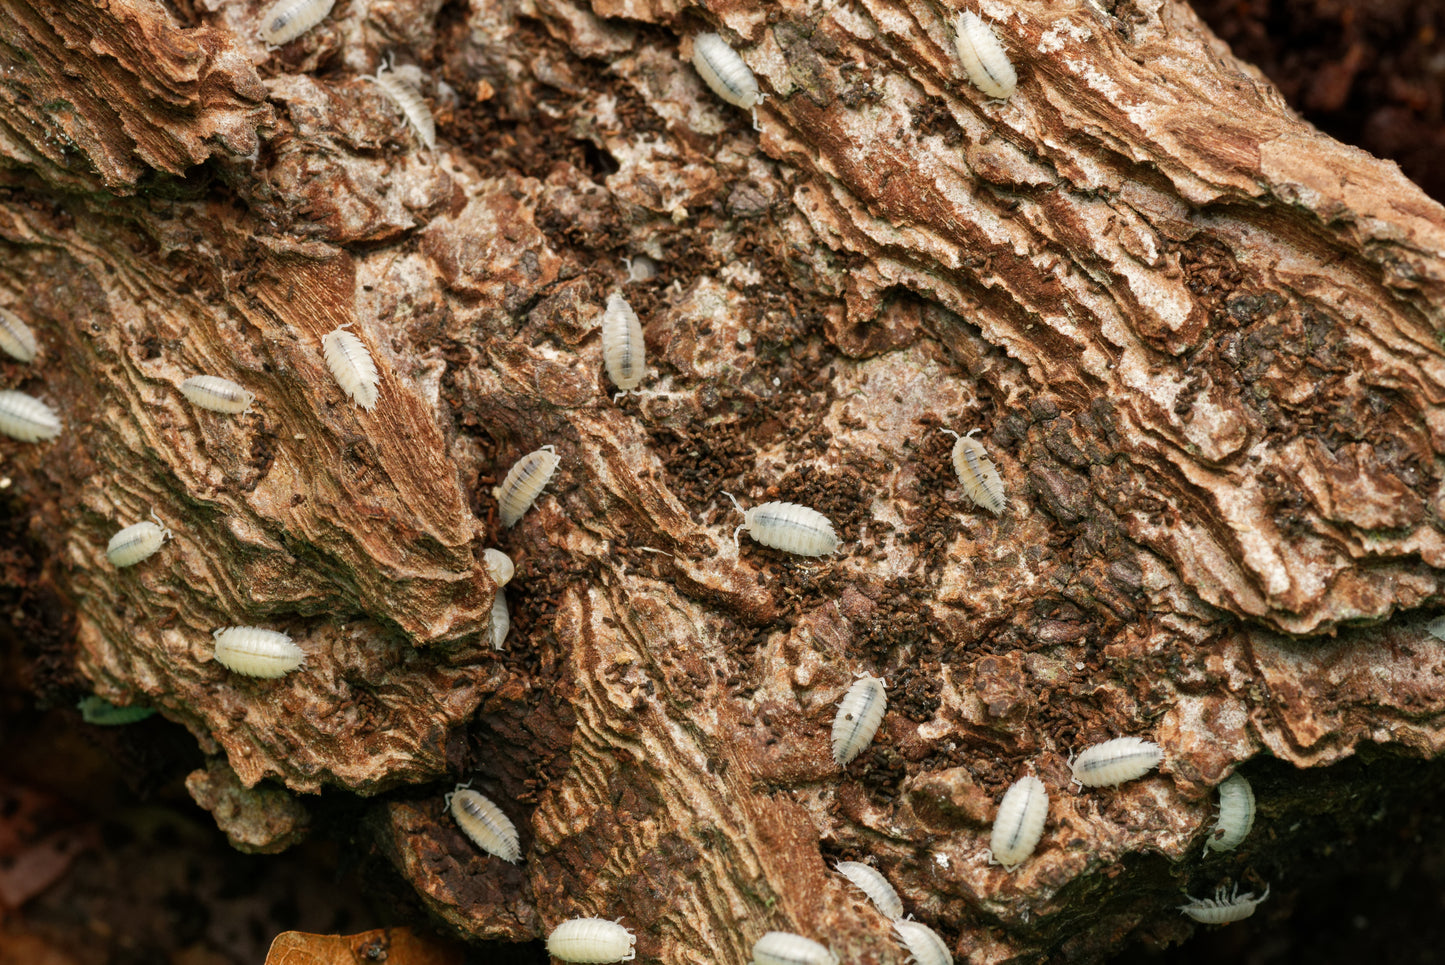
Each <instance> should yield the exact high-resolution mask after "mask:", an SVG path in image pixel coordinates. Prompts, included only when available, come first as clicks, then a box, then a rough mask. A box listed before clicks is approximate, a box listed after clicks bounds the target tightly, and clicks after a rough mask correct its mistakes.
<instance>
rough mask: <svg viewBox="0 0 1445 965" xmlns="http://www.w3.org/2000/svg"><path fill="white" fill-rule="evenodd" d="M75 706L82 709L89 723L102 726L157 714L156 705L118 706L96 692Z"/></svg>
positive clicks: (113, 725) (81, 712)
mask: <svg viewBox="0 0 1445 965" xmlns="http://www.w3.org/2000/svg"><path fill="white" fill-rule="evenodd" d="M75 706H76V707H77V708H79V709H80V716H81V717H82V718H83V719H84V720H85V722H86V723H87V724H98V725H99V726H101V727H120V726H122V725H124V724H134V723H135V722H136V721H139V720H145V719H146V718H147V717H150V716H152V715H153V714H155V708H154V707H117V706H116V705H115V704H112V703H111V702H110V701H108V700H106V699H105V698H104V697H97V696H95V695H94V694H91V695H90V696H89V697H82V698H81V699H80V703H78V704H76V705H75Z"/></svg>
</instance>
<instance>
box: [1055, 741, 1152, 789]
mask: <svg viewBox="0 0 1445 965" xmlns="http://www.w3.org/2000/svg"><path fill="white" fill-rule="evenodd" d="M1163 759H1164V752H1163V751H1161V750H1160V749H1159V745H1158V744H1155V743H1154V742H1153V741H1146V740H1144V739H1143V738H1139V737H1116V738H1114V739H1113V740H1109V741H1104V742H1103V743H1102V744H1095V745H1094V746H1093V747H1089V748H1085V750H1084V752H1083V753H1082V754H1080V755H1079V756H1078V757H1077V758H1075V759H1074V760H1072V761H1070V765H1071V766H1072V767H1073V770H1074V777H1073V780H1072V781H1071V782H1070V783H1073V784H1077V785H1079V786H1080V787H1083V786H1084V785H1086V784H1087V785H1088V786H1089V787H1099V786H1101V785H1106V784H1122V783H1124V782H1125V781H1132V780H1134V778H1136V777H1143V776H1144V775H1145V774H1148V773H1149V772H1150V771H1152V770H1153V769H1154V768H1156V767H1158V766H1159V762H1160V761H1162V760H1163Z"/></svg>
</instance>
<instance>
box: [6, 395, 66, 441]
mask: <svg viewBox="0 0 1445 965" xmlns="http://www.w3.org/2000/svg"><path fill="white" fill-rule="evenodd" d="M61 428H62V427H61V425H60V417H59V416H58V415H56V414H55V411H54V410H53V409H51V408H50V406H48V405H46V404H45V403H44V402H41V401H40V400H39V399H37V398H35V397H34V396H30V395H26V394H25V393H24V392H15V391H13V390H8V389H7V390H5V391H3V392H0V432H3V433H4V434H5V435H7V436H9V437H10V438H12V439H19V440H20V441H21V442H40V441H41V440H44V439H54V438H55V437H56V436H58V435H60V430H61Z"/></svg>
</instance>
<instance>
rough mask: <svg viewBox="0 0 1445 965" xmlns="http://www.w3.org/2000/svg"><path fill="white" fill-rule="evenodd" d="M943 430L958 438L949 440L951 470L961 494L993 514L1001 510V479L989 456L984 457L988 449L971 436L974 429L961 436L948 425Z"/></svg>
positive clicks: (1002, 506) (1002, 498) (997, 513)
mask: <svg viewBox="0 0 1445 965" xmlns="http://www.w3.org/2000/svg"><path fill="white" fill-rule="evenodd" d="M943 431H944V432H946V433H948V434H949V435H951V436H953V438H955V439H957V440H958V441H957V442H955V443H954V444H953V471H954V472H956V473H958V481H959V483H961V484H962V485H963V493H964V495H965V496H967V497H968V498H969V499H971V500H973V502H974V505H975V506H978V507H980V508H981V509H986V510H988V511H989V512H991V513H993V514H994V515H995V516H997V515H999V514H1001V513H1002V512H1003V510H1004V505H1005V504H1004V495H1003V480H1002V479H1000V478H999V475H998V468H997V467H995V466H994V464H993V460H992V459H990V458H989V457H988V450H987V449H985V448H984V447H983V443H981V442H979V441H978V440H977V439H975V438H973V433H974V432H977V431H978V430H977V429H974V430H972V431H971V432H969V433H968V435H964V436H961V435H959V434H958V433H956V432H954V431H953V430H952V429H944V430H943Z"/></svg>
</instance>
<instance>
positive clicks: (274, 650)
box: [211, 627, 306, 677]
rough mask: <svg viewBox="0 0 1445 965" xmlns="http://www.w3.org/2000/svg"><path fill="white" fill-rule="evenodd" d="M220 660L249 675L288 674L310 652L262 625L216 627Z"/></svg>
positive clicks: (233, 669) (217, 656)
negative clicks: (262, 627) (217, 628)
mask: <svg viewBox="0 0 1445 965" xmlns="http://www.w3.org/2000/svg"><path fill="white" fill-rule="evenodd" d="M211 636H213V637H215V638H216V662H217V663H219V664H220V665H221V666H223V667H225V668H226V669H227V670H231V671H234V672H235V673H240V674H245V675H246V676H248V677H284V676H286V675H287V674H288V673H290V672H291V671H293V670H295V669H296V668H298V667H300V666H301V665H302V664H304V663H305V662H306V652H305V651H304V650H302V649H301V648H300V647H298V646H296V644H294V643H292V642H291V638H290V637H288V636H287V635H286V634H284V633H277V632H276V631H275V630H263V629H261V628H260V627H223V628H221V629H220V630H213V631H212V632H211Z"/></svg>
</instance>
